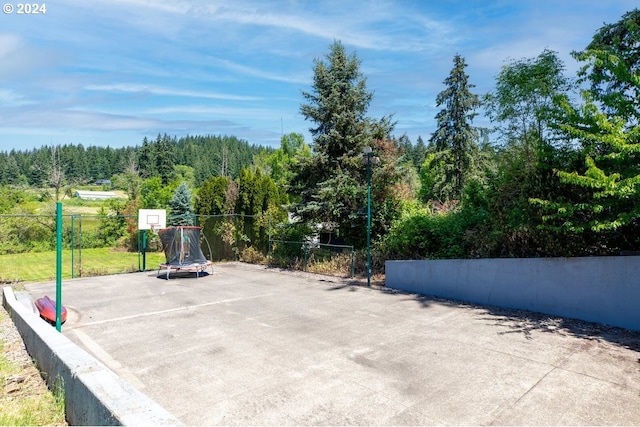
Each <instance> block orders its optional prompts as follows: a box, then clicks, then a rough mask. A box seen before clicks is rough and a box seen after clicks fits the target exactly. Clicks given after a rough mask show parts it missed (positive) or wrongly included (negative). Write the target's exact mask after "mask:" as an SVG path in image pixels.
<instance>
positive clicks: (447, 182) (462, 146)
mask: <svg viewBox="0 0 640 427" xmlns="http://www.w3.org/2000/svg"><path fill="white" fill-rule="evenodd" d="M453 64H454V66H453V69H452V70H451V73H450V74H449V77H447V78H446V79H445V80H444V84H445V86H446V89H445V90H443V91H442V92H440V93H439V94H438V96H437V98H436V105H437V106H438V107H443V108H442V110H440V111H439V112H438V114H436V121H437V125H438V127H437V129H436V131H435V132H434V133H433V135H432V136H431V139H430V142H431V143H432V144H433V145H434V146H435V147H436V150H437V151H438V152H439V156H438V157H440V158H441V159H442V160H443V162H444V164H446V166H447V167H446V168H445V169H444V173H445V176H444V180H443V186H442V188H441V189H440V191H436V193H439V195H440V197H439V198H441V199H444V200H451V199H460V197H461V195H462V189H463V187H464V184H465V178H466V177H467V175H468V173H469V171H470V169H471V167H472V162H473V155H474V151H476V148H477V146H476V141H477V139H478V130H477V129H476V128H475V127H473V126H472V124H471V123H472V121H473V118H474V117H475V116H476V114H477V113H476V112H475V110H476V108H478V107H479V106H480V101H479V99H478V96H477V95H475V94H473V93H471V89H472V88H473V87H475V85H473V84H470V83H469V76H468V75H467V74H466V72H465V68H466V66H467V64H466V63H465V61H464V58H462V57H461V56H460V55H456V56H455V57H454V58H453Z"/></svg>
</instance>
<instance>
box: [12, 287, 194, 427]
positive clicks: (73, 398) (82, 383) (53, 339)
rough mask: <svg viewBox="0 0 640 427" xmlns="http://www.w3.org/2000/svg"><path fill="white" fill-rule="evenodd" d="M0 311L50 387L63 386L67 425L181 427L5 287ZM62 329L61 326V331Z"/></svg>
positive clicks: (178, 422)
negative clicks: (13, 325)
mask: <svg viewBox="0 0 640 427" xmlns="http://www.w3.org/2000/svg"><path fill="white" fill-rule="evenodd" d="M3 305H4V307H5V309H6V310H7V312H9V314H10V315H11V318H12V319H13V322H14V324H15V325H16V327H17V328H18V331H19V332H20V335H22V339H23V340H24V344H25V347H26V348H27V351H28V352H29V354H30V355H31V357H32V358H33V359H34V360H35V361H36V363H37V364H38V368H39V369H40V371H41V372H43V374H44V376H45V379H46V380H47V383H48V384H49V387H50V388H51V387H52V386H55V385H56V384H60V385H62V387H63V388H64V395H65V406H66V415H67V421H68V422H69V424H71V425H160V426H181V425H183V424H182V423H181V422H180V421H179V420H178V419H177V418H175V417H174V416H173V415H171V414H169V413H168V412H167V411H166V410H165V409H163V408H162V407H160V406H159V405H158V404H157V403H155V402H154V401H153V400H151V399H150V398H149V397H148V396H146V395H144V394H143V393H141V392H140V391H138V390H137V389H135V388H133V387H132V386H131V385H129V384H128V383H127V382H125V381H124V380H122V379H121V378H120V377H118V376H117V375H116V374H115V373H114V372H113V371H111V370H110V369H108V368H107V367H106V366H104V365H103V364H102V363H100V362H99V361H98V360H96V359H95V358H94V357H93V356H91V355H90V354H89V353H87V352H86V351H84V350H83V349H81V348H80V347H78V346H77V345H76V344H74V343H73V342H71V341H70V340H69V339H68V338H67V337H65V336H64V335H62V334H61V333H59V332H58V331H56V329H55V328H54V327H52V326H51V325H49V324H48V323H46V322H45V321H44V320H42V319H40V317H39V316H38V315H37V314H35V313H34V312H33V311H32V310H30V309H28V308H27V307H25V306H24V305H23V304H22V303H21V302H19V301H18V300H17V299H16V297H15V294H14V293H13V290H12V289H11V288H10V287H5V288H4V289H3ZM63 327H64V326H63Z"/></svg>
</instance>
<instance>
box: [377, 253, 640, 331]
mask: <svg viewBox="0 0 640 427" xmlns="http://www.w3.org/2000/svg"><path fill="white" fill-rule="evenodd" d="M385 265H386V286H388V287H390V288H394V289H399V290H403V291H407V292H412V293H419V294H424V295H433V296H437V297H442V298H449V299H456V300H461V301H467V302H471V303H476V304H481V305H492V306H499V307H506V308H516V309H523V310H529V311H536V312H541V313H547V314H552V315H557V316H561V317H570V318H575V319H581V320H586V321H589V322H597V323H603V324H607V325H612V326H619V327H622V328H627V329H633V330H640V257H638V256H620V257H584V258H525V259H523V258H517V259H512V258H508V259H506V258H505V259H503V258H500V259H472V260H419V261H417V260H416V261H387V262H386V264H385Z"/></svg>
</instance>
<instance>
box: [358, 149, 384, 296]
mask: <svg viewBox="0 0 640 427" xmlns="http://www.w3.org/2000/svg"><path fill="white" fill-rule="evenodd" d="M362 153H363V156H362V161H363V162H364V163H366V164H367V286H371V163H373V164H374V165H377V164H378V163H379V162H380V159H379V158H377V157H371V155H372V154H373V150H372V149H371V147H364V148H363V149H362Z"/></svg>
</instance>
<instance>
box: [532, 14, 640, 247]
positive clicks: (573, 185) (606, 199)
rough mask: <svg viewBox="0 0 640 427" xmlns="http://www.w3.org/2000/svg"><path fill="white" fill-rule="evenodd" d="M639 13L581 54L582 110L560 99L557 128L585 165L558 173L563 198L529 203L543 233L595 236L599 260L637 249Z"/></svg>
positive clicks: (609, 28) (639, 203)
mask: <svg viewBox="0 0 640 427" xmlns="http://www.w3.org/2000/svg"><path fill="white" fill-rule="evenodd" d="M639 40H640V12H639V11H638V10H637V9H636V10H634V11H632V12H629V13H627V14H625V15H624V16H623V17H622V19H621V20H620V21H619V22H617V23H615V24H611V25H605V26H604V27H602V28H601V29H600V30H599V31H597V32H596V34H595V36H594V38H593V41H592V42H591V43H590V44H589V45H588V47H587V49H586V50H585V51H584V52H578V53H574V56H575V57H576V58H577V59H579V60H581V61H584V62H586V65H585V66H584V67H583V68H582V69H581V72H580V73H581V76H582V77H583V78H584V79H586V80H589V81H590V83H591V85H590V89H589V90H586V91H583V92H582V105H581V106H579V107H575V106H573V105H572V103H571V101H570V99H569V97H567V96H564V97H561V98H560V101H559V103H560V105H561V107H562V112H563V115H562V116H561V117H560V118H561V121H560V123H559V125H558V128H559V130H560V131H562V132H564V133H565V134H566V136H567V138H569V139H571V140H573V141H576V142H578V143H579V144H580V153H579V155H580V157H581V158H582V159H584V163H583V165H582V166H581V167H580V166H573V165H567V167H564V168H557V169H558V170H557V175H558V177H559V179H560V181H561V182H562V183H564V184H566V185H565V186H564V188H566V189H568V190H571V192H570V193H569V195H568V196H565V197H557V196H556V197H540V198H535V199H533V200H532V201H533V202H534V203H536V204H537V205H540V206H541V207H542V208H544V209H545V211H546V215H544V216H543V220H544V221H545V224H546V226H547V227H550V228H552V229H554V230H558V231H565V232H576V233H580V234H582V235H586V236H588V235H589V234H591V233H595V234H597V235H598V240H599V243H598V248H599V249H600V251H601V252H600V253H612V252H613V253H615V252H616V251H618V250H621V249H630V248H631V249H637V247H638V245H640V233H639V227H640V223H639V217H640V123H639V121H638V118H639V117H640V113H639V111H640V104H638V94H640V70H639V68H638V65H639V64H640V60H639V59H638V51H639V49H640V48H639V47H638V41H639Z"/></svg>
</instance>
